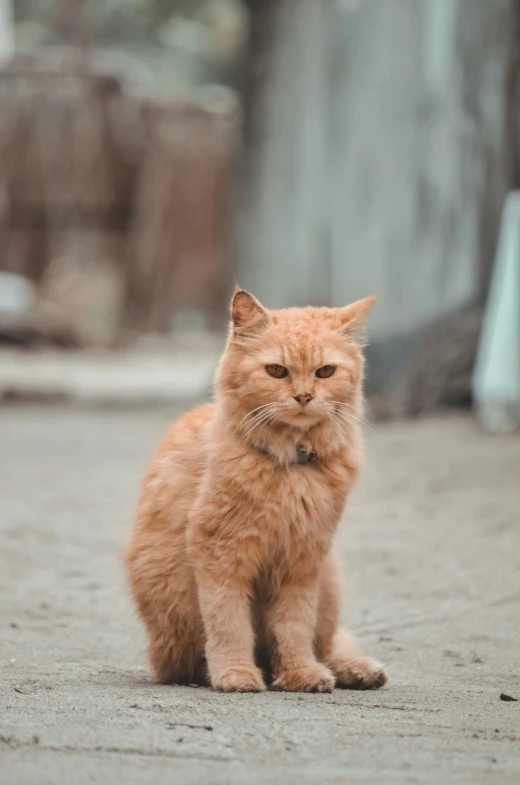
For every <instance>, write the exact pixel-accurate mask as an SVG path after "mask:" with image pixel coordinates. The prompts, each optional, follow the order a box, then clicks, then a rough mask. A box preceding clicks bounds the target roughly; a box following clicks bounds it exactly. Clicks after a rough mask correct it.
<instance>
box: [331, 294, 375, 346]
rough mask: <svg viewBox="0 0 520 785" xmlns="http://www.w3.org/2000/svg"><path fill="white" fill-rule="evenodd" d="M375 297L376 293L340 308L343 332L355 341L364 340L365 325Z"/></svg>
mask: <svg viewBox="0 0 520 785" xmlns="http://www.w3.org/2000/svg"><path fill="white" fill-rule="evenodd" d="M377 297H378V295H377V294H374V295H372V297H365V298H364V299H363V300H357V301H356V302H355V303H351V304H350V305H346V306H345V307H344V308H340V311H339V312H340V317H341V322H342V325H343V333H344V334H345V335H346V336H347V337H348V338H350V339H351V340H353V341H356V343H360V344H364V343H365V342H366V325H367V321H368V317H369V316H370V312H371V311H372V307H373V305H374V303H375V301H376V300H377Z"/></svg>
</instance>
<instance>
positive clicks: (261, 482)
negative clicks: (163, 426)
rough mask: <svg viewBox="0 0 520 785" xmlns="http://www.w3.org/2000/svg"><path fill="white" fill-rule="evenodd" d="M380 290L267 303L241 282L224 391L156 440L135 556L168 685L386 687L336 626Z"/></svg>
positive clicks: (140, 595) (158, 664)
mask: <svg viewBox="0 0 520 785" xmlns="http://www.w3.org/2000/svg"><path fill="white" fill-rule="evenodd" d="M374 300H375V297H371V298H367V299H365V300H361V301H359V302H356V303H354V304H352V305H349V306H347V307H345V308H339V309H332V308H311V307H309V308H290V309H286V310H280V311H269V310H267V309H266V308H264V307H263V306H262V305H260V303H259V302H258V301H257V300H256V299H255V298H254V297H253V296H252V295H250V294H249V293H247V292H244V291H242V290H239V291H237V292H235V295H234V297H233V301H232V309H231V312H232V320H231V328H230V334H229V338H228V342H227V346H226V349H225V352H224V355H223V357H222V360H221V363H220V366H219V369H218V371H217V376H216V395H215V402H214V403H211V404H206V405H204V406H201V407H200V408H198V409H196V410H195V411H192V412H189V413H188V414H185V415H184V416H183V417H181V418H180V419H179V420H178V421H177V422H176V423H174V424H173V426H172V427H171V429H170V431H169V432H168V434H167V436H166V438H165V439H164V441H163V442H162V444H161V445H160V447H159V450H158V453H157V455H156V457H155V459H154V460H153V462H152V464H151V465H150V467H149V469H148V471H147V473H146V475H145V477H144V480H143V485H142V495H141V499H140V501H139V505H138V509H137V519H136V523H135V527H134V530H133V532H132V535H131V539H130V543H129V545H128V548H127V551H126V555H125V561H126V567H127V571H128V575H129V579H130V585H131V588H132V592H133V596H134V598H135V601H136V603H137V607H138V609H139V613H140V615H141V618H142V619H143V621H144V624H145V625H146V629H147V631H148V635H149V643H150V645H149V654H150V661H151V665H152V668H153V669H154V671H155V674H156V676H157V678H158V680H159V681H161V682H165V683H166V682H170V683H190V682H199V683H207V681H208V680H209V682H210V683H211V685H212V687H213V688H214V689H216V690H224V691H240V692H245V691H254V692H259V691H261V690H264V689H266V684H265V680H264V676H265V679H267V680H268V681H270V682H271V686H272V688H274V689H282V690H290V691H305V692H330V691H331V690H332V689H333V688H334V685H335V684H336V685H337V686H341V687H350V688H358V689H368V688H374V687H380V686H382V685H383V684H384V683H385V682H386V675H385V672H384V670H383V667H382V666H381V665H380V664H378V663H376V662H374V660H372V659H370V658H368V657H363V656H361V655H360V654H359V652H358V650H357V648H356V645H355V643H354V641H353V640H352V638H351V637H350V636H349V635H348V634H347V633H346V632H345V631H343V630H341V629H340V628H339V612H340V599H341V588H340V573H339V567H338V562H337V559H336V556H335V553H334V546H333V537H334V533H335V531H336V527H337V525H338V522H339V520H340V517H341V514H342V510H343V507H344V504H345V500H346V498H347V495H348V493H349V491H350V489H351V488H352V486H353V484H354V481H355V479H356V476H357V474H358V470H359V468H360V466H361V463H362V453H363V450H362V446H363V445H362V434H361V427H360V423H361V416H362V379H363V356H362V351H361V348H362V347H361V340H360V335H361V332H362V327H363V325H364V322H365V321H366V318H367V316H368V314H369V311H370V308H371V306H372V304H373V302H374ZM317 371H318V373H317ZM297 450H299V451H303V452H304V453H305V454H306V455H307V456H311V460H310V461H309V462H308V463H299V462H297V456H298V452H297ZM262 668H263V670H262Z"/></svg>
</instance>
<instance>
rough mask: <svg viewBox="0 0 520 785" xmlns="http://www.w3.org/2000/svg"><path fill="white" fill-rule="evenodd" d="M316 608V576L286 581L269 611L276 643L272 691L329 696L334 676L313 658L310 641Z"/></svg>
mask: <svg viewBox="0 0 520 785" xmlns="http://www.w3.org/2000/svg"><path fill="white" fill-rule="evenodd" d="M317 604H318V580H317V577H316V576H315V575H306V576H304V577H302V576H299V577H298V579H293V580H289V581H285V582H284V583H282V585H281V586H280V589H279V592H278V595H277V597H276V598H275V599H274V601H273V603H272V606H271V609H270V611H269V616H268V623H269V627H270V630H271V632H272V634H273V636H274V639H275V652H274V656H273V662H274V669H275V676H276V678H275V680H274V682H273V688H274V689H280V690H287V691H288V692H332V690H333V689H334V676H333V674H332V672H331V671H330V670H329V669H328V668H326V667H325V665H322V663H320V662H318V660H317V659H316V657H315V656H314V651H313V638H314V631H315V627H316V611H317Z"/></svg>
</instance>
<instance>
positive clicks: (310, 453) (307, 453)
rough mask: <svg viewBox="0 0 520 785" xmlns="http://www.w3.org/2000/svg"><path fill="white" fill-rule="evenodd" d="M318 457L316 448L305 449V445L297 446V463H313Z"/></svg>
mask: <svg viewBox="0 0 520 785" xmlns="http://www.w3.org/2000/svg"><path fill="white" fill-rule="evenodd" d="M317 457H318V455H317V453H316V450H305V449H304V448H303V447H297V448H296V463H299V464H304V463H313V462H314V461H315V460H316V458H317Z"/></svg>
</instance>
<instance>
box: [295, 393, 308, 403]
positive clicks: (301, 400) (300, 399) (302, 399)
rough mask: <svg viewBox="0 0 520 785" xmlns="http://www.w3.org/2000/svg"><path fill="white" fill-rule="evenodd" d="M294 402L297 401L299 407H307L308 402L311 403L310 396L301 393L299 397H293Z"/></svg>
mask: <svg viewBox="0 0 520 785" xmlns="http://www.w3.org/2000/svg"><path fill="white" fill-rule="evenodd" d="M294 400H295V401H298V403H299V404H301V406H307V404H308V403H309V401H312V395H311V394H310V393H302V394H301V395H295V396H294Z"/></svg>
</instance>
